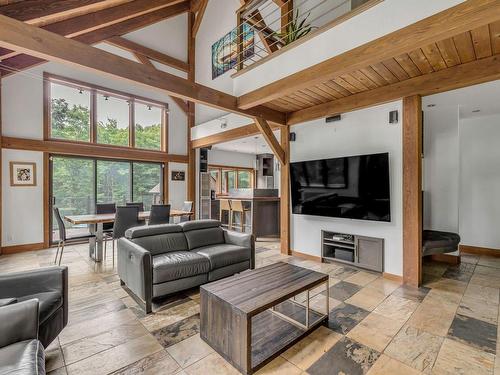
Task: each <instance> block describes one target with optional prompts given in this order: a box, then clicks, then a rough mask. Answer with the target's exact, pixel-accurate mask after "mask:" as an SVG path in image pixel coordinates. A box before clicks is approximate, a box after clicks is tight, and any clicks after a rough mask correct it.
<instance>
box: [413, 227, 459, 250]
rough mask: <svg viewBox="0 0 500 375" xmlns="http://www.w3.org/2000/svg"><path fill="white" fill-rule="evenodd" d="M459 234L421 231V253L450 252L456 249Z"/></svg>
mask: <svg viewBox="0 0 500 375" xmlns="http://www.w3.org/2000/svg"><path fill="white" fill-rule="evenodd" d="M459 243H460V236H459V235H458V234H456V233H451V232H442V231H436V230H424V231H423V233H422V255H424V256H425V255H431V254H442V253H451V252H454V251H457V250H458V245H459Z"/></svg>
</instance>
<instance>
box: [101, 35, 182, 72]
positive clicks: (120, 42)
mask: <svg viewBox="0 0 500 375" xmlns="http://www.w3.org/2000/svg"><path fill="white" fill-rule="evenodd" d="M106 43H108V44H111V45H113V46H116V47H119V48H121V49H124V50H126V51H129V52H132V53H134V54H139V55H142V56H145V57H147V58H150V59H151V60H154V61H157V62H159V63H160V64H163V65H167V66H170V67H172V68H175V69H178V70H181V71H183V72H186V73H187V72H189V64H188V63H186V62H184V61H181V60H179V59H176V58H174V57H171V56H168V55H166V54H164V53H161V52H158V51H155V50H153V49H151V48H148V47H145V46H142V45H140V44H138V43H135V42H133V41H131V40H128V39H125V38H123V37H121V36H114V37H112V38H110V39H107V40H106ZM141 62H142V61H141Z"/></svg>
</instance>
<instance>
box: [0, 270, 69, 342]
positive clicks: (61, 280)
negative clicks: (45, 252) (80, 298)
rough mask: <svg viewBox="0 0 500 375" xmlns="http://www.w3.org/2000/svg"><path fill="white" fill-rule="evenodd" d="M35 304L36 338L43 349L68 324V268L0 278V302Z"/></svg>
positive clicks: (28, 272) (26, 272)
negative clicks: (34, 301) (36, 313)
mask: <svg viewBox="0 0 500 375" xmlns="http://www.w3.org/2000/svg"><path fill="white" fill-rule="evenodd" d="M33 298H36V299H38V301H39V304H40V307H39V312H40V317H39V324H40V329H39V331H38V337H39V340H40V341H41V343H42V344H43V346H44V347H45V348H47V347H48V346H49V344H50V343H51V342H52V341H53V340H54V339H55V338H56V337H57V336H58V335H59V333H61V331H62V330H63V328H64V327H65V326H66V324H68V268H67V267H47V268H41V269H36V270H32V271H25V272H17V273H10V274H6V275H2V276H0V299H13V300H14V301H13V302H17V303H19V302H22V301H27V300H29V299H33Z"/></svg>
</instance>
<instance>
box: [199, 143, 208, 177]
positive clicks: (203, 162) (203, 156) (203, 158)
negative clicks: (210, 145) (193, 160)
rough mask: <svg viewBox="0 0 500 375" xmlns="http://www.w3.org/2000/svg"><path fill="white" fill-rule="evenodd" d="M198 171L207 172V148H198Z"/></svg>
mask: <svg viewBox="0 0 500 375" xmlns="http://www.w3.org/2000/svg"><path fill="white" fill-rule="evenodd" d="M200 172H201V173H206V172H208V149H207V148H200Z"/></svg>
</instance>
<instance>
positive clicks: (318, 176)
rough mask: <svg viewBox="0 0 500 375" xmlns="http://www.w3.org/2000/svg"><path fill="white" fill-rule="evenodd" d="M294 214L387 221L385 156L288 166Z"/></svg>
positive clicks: (314, 161) (387, 191) (388, 211)
mask: <svg viewBox="0 0 500 375" xmlns="http://www.w3.org/2000/svg"><path fill="white" fill-rule="evenodd" d="M290 177H291V195H292V210H293V213H294V214H303V215H316V216H330V217H340V218H347V219H360V220H374V221H391V199H390V186H389V185H390V184H389V154H388V153H382V154H372V155H358V156H348V157H342V158H334V159H321V160H310V161H301V162H296V163H291V164H290Z"/></svg>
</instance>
